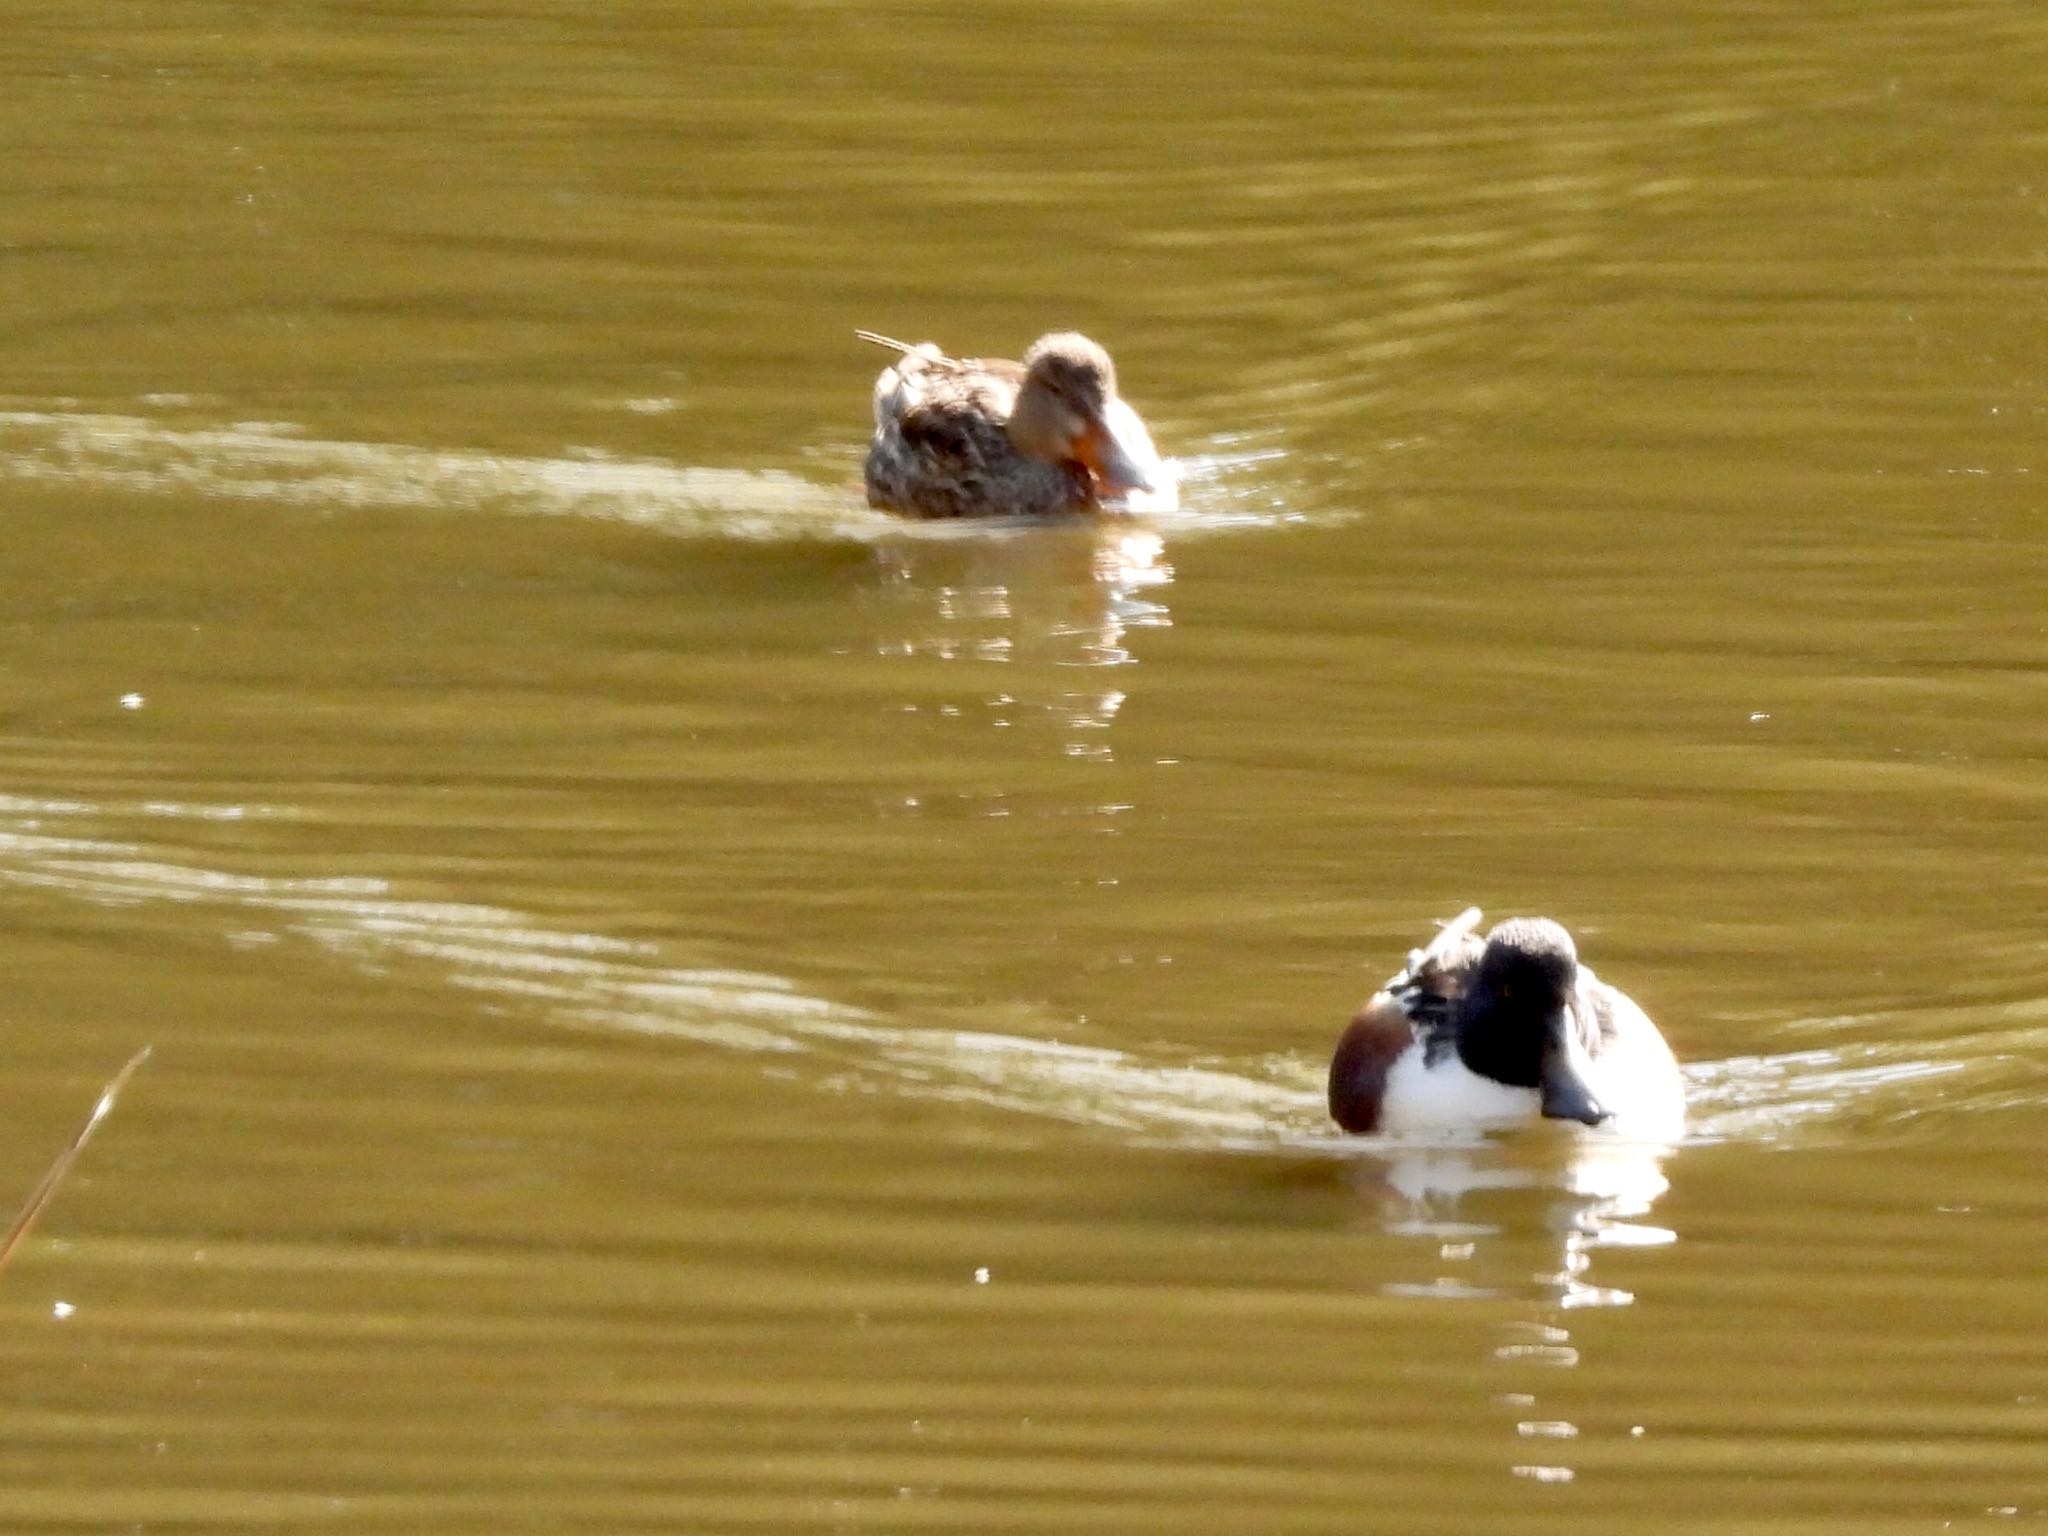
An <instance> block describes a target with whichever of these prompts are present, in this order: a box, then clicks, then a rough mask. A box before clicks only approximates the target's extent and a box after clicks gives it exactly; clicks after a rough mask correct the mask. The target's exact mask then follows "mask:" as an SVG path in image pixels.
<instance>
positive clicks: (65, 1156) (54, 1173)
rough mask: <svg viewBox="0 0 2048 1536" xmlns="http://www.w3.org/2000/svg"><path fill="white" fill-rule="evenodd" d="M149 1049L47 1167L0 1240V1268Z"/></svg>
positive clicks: (137, 1055)
mask: <svg viewBox="0 0 2048 1536" xmlns="http://www.w3.org/2000/svg"><path fill="white" fill-rule="evenodd" d="M149 1052H150V1047H148V1046H146V1045H145V1046H144V1047H143V1048H142V1049H141V1050H139V1051H137V1052H136V1053H135V1054H134V1055H133V1056H131V1057H129V1058H128V1065H127V1066H125V1067H123V1068H122V1069H121V1070H120V1071H118V1072H116V1073H115V1074H114V1080H113V1081H112V1082H111V1083H109V1084H107V1086H106V1090H105V1091H104V1092H103V1093H101V1094H100V1101H99V1103H97V1104H95V1105H93V1107H92V1113H91V1114H89V1115H87V1116H86V1117H85V1124H83V1125H81V1126H80V1127H79V1128H78V1134H77V1135H76V1136H74V1137H72V1138H71V1145H70V1146H68V1147H66V1148H65V1149H64V1150H63V1151H62V1152H60V1153H58V1154H57V1161H55V1162H54V1163H52V1164H50V1171H49V1172H48V1173H46V1174H44V1175H43V1182H42V1183H40V1184H38V1185H37V1186H36V1188H35V1193H34V1194H32V1195H30V1196H29V1197H28V1204H26V1205H24V1206H23V1207H22V1208H21V1214H20V1215H19V1216H17V1217H15V1218H14V1225H13V1226H12V1227H10V1228H9V1229H8V1231H7V1236H6V1238H5V1240H0V1269H5V1268H6V1267H7V1261H8V1260H9V1259H11V1258H13V1257H14V1250H15V1249H16V1248H19V1247H20V1246H21V1240H22V1239H23V1238H25V1237H27V1236H28V1229H29V1228H30V1227H32V1226H34V1225H35V1224H36V1218H37V1217H38V1216H40V1215H42V1214H43V1207H44V1206H46V1205H48V1204H49V1203H50V1201H51V1199H52V1198H54V1197H55V1195H56V1193H57V1186H58V1185H59V1184H62V1183H63V1182H64V1175H65V1174H67V1173H69V1172H70V1171H71V1165H72V1164H73V1163H75V1162H77V1161H78V1154H79V1152H80V1151H82V1150H83V1149H84V1147H85V1143H86V1139H87V1138H88V1137H90V1136H91V1135H92V1133H93V1131H94V1130H95V1129H97V1128H98V1126H99V1123H100V1122H101V1121H102V1120H104V1119H106V1117H107V1111H108V1110H110V1109H112V1108H113V1107H114V1100H115V1098H116V1097H118V1096H119V1094H120V1092H121V1090H122V1089H123V1088H125V1087H127V1086H128V1079H129V1078H131V1077H133V1076H134V1075H135V1069H136V1068H137V1067H139V1066H141V1065H142V1064H143V1063H144V1062H145V1061H147V1060H149Z"/></svg>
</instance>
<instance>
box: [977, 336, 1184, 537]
mask: <svg viewBox="0 0 2048 1536" xmlns="http://www.w3.org/2000/svg"><path fill="white" fill-rule="evenodd" d="M1006 430H1007V431H1008V432H1009V435H1010V441H1011V443H1012V444H1014V445H1015V446H1016V448H1017V450H1018V452H1020V453H1026V454H1029V455H1031V456H1032V457H1033V458H1037V459H1044V460H1045V461H1047V462H1048V463H1052V464H1077V465H1079V466H1081V467H1082V468H1083V469H1085V470H1087V471H1088V474H1089V475H1090V477H1091V478H1092V480H1093V483H1094V485H1095V486H1096V488H1097V494H1098V495H1099V496H1101V497H1103V498H1104V499H1107V498H1110V497H1115V496H1119V495H1121V494H1123V493H1124V492H1126V491H1142V492H1145V493H1147V494H1155V493H1158V492H1162V491H1164V490H1165V489H1167V487H1168V484H1169V477H1168V474H1167V470H1166V466H1165V465H1164V464H1163V463H1162V462H1161V461H1160V458H1159V450H1158V449H1156V448H1154V447H1153V446H1152V436H1151V434H1150V433H1149V432H1147V431H1146V430H1145V423H1144V422H1142V421H1140V420H1139V419H1138V413H1137V412H1136V411H1134V410H1132V409H1131V408H1130V407H1129V406H1128V405H1126V404H1124V402H1123V400H1122V398H1121V397H1120V396H1119V395H1118V394H1117V392H1116V364H1115V363H1113V362H1111V361H1110V360H1109V354H1108V353H1107V352H1105V351H1104V350H1103V349H1102V348H1101V347H1100V346H1098V345H1096V343H1094V342H1092V341H1090V340H1089V339H1088V338H1087V337H1086V336H1083V335H1081V334H1080V333H1079V332H1078V331H1055V332H1054V333H1053V334H1052V335H1050V336H1041V337H1039V338H1038V340H1037V341H1035V342H1033V343H1032V344H1031V350H1030V351H1029V352H1026V353H1025V354H1024V382H1023V383H1022V384H1021V385H1020V386H1018V389H1017V404H1016V407H1015V408H1014V409H1013V410H1012V411H1011V412H1010V419H1009V422H1008V424H1007V428H1006Z"/></svg>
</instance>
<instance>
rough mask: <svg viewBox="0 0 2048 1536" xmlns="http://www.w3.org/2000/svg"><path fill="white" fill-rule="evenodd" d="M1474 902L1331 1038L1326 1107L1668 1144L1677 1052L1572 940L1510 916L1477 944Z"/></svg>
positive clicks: (1387, 1119) (1367, 1123)
mask: <svg viewBox="0 0 2048 1536" xmlns="http://www.w3.org/2000/svg"><path fill="white" fill-rule="evenodd" d="M1479 917H1480V914H1479V909H1478V908H1477V907H1471V908H1468V909H1467V910H1466V911H1465V912H1464V913H1463V914H1461V915H1460V916H1459V917H1457V918H1456V919H1454V920H1453V921H1452V922H1451V923H1450V924H1449V925H1448V926H1447V927H1446V928H1445V929H1444V930H1443V932H1441V933H1439V934H1438V935H1437V936H1436V937H1435V938H1434V939H1432V940H1431V941H1430V942H1429V943H1428V944H1427V945H1425V946H1424V947H1423V948H1421V949H1418V950H1415V951H1413V952H1412V953H1411V954H1410V955H1409V957H1408V968H1407V969H1406V970H1404V971H1402V972H1401V973H1400V974H1399V975H1398V976H1395V977H1394V978H1393V979H1392V980H1391V981H1389V982H1387V984H1386V985H1385V986H1383V987H1381V988H1380V990H1379V991H1378V992H1377V993H1375V994H1374V995H1373V997H1372V1000H1371V1001H1370V1002H1368V1003H1367V1004H1366V1005H1365V1006H1364V1007H1363V1008H1362V1009H1360V1010H1359V1012H1358V1016H1357V1017H1356V1018H1354V1019H1353V1020H1352V1021H1351V1026H1350V1028H1348V1029H1346V1030H1345V1031H1344V1034H1343V1036H1342V1038H1341V1039H1339V1040H1338V1042H1337V1054H1336V1056H1335V1058H1334V1059H1333V1060H1332V1061H1331V1062H1330V1115H1331V1117H1332V1118H1333V1119H1334V1120H1336V1122H1337V1123H1338V1124H1339V1125H1340V1126H1342V1127H1343V1128H1344V1129H1345V1130H1347V1131H1361V1132H1372V1131H1377V1132H1382V1133H1386V1134H1389V1135H1400V1134H1403V1133H1407V1132H1417V1131H1444V1130H1460V1129H1467V1128H1472V1127H1477V1126H1482V1125H1494V1124H1502V1123H1509V1122H1513V1121H1518V1120H1527V1119H1530V1118H1532V1117H1534V1116H1536V1115H1538V1114H1542V1115H1545V1116H1548V1117H1549V1118H1551V1119H1554V1120H1576V1121H1579V1122H1580V1123H1581V1124H1583V1125H1604V1126H1606V1127H1607V1128H1608V1129H1610V1130H1614V1131H1618V1132H1619V1133H1620V1134H1622V1135H1625V1136H1634V1137H1640V1138H1643V1139H1648V1140H1670V1139H1675V1138H1676V1137H1677V1136H1679V1135H1680V1134H1681V1133H1682V1132H1683V1130H1684V1126H1685V1083H1684V1080H1683V1079H1682V1078H1681V1077H1680V1076H1679V1071H1678V1063H1677V1061H1676V1060H1675V1059H1674V1058H1673V1057H1672V1054H1671V1048H1670V1047H1669V1046H1668V1045H1666V1044H1665V1043H1664V1037H1663V1036H1662V1035H1660V1034H1659V1033H1658V1032H1657V1026H1656V1025H1655V1024H1652V1023H1651V1022H1650V1018H1649V1015H1647V1014H1646V1013H1644V1012H1643V1010H1642V1009H1640V1008H1638V1007H1637V1006H1636V1005H1635V1003H1634V1002H1632V1001H1631V1000H1630V999H1629V998H1628V997H1627V995H1626V994H1624V993H1622V992H1619V991H1617V990H1616V989H1615V988H1613V987H1611V986H1609V985H1608V984H1607V983H1606V982H1604V981H1601V980H1600V979H1599V978H1597V977H1596V976H1594V974H1593V973H1592V971H1591V970H1590V969H1588V968H1587V967H1585V966H1583V965H1581V964H1579V956H1578V950H1577V949H1576V948H1575V947H1574V946H1573V944H1572V938H1571V935H1570V934H1568V933H1566V932H1565V931H1564V929H1563V928H1562V927H1560V926H1559V925H1558V924H1556V923H1554V922H1552V921H1550V919H1548V918H1543V917H1517V918H1510V919H1509V920H1508V921H1506V922H1504V923H1501V924H1500V925H1499V926H1498V927H1496V928H1495V929H1494V930H1493V932H1491V933H1489V934H1488V935H1487V936H1486V938H1485V939H1484V940H1483V941H1482V940H1481V939H1480V938H1479V936H1478V933H1477V932H1476V930H1477V928H1478V926H1479Z"/></svg>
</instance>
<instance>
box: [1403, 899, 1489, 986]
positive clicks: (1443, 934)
mask: <svg viewBox="0 0 2048 1536" xmlns="http://www.w3.org/2000/svg"><path fill="white" fill-rule="evenodd" d="M1484 915H1485V914H1484V913H1482V912H1481V911H1480V910H1479V908H1477V907H1467V908H1466V909H1465V910H1464V911H1462V912H1460V913H1459V914H1458V915H1457V916H1456V917H1454V918H1452V919H1451V920H1450V921H1449V922H1448V923H1445V924H1444V925H1443V928H1442V929H1441V930H1440V931H1439V932H1438V933H1437V936H1436V937H1435V938H1433V939H1431V940H1430V941H1429V942H1428V943H1427V944H1425V945H1423V946H1422V948H1420V949H1414V950H1410V951H1409V952H1408V973H1409V974H1410V975H1411V976H1413V975H1419V974H1420V973H1421V971H1422V969H1423V967H1425V966H1428V965H1432V964H1434V963H1436V962H1437V961H1439V960H1441V959H1442V958H1443V957H1444V956H1445V955H1447V954H1452V953H1454V952H1455V951H1456V950H1457V948H1458V946H1459V945H1460V944H1463V943H1464V942H1465V937H1466V935H1468V934H1469V933H1471V932H1472V930H1473V929H1475V928H1477V927H1478V926H1479V920H1480V918H1481V917H1483V916H1484Z"/></svg>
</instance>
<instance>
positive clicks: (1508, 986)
mask: <svg viewBox="0 0 2048 1536" xmlns="http://www.w3.org/2000/svg"><path fill="white" fill-rule="evenodd" d="M1494 990H1495V991H1497V992H1499V993H1500V995H1501V996H1502V997H1513V996H1514V995H1515V984H1514V983H1513V982H1512V981H1504V982H1502V983H1501V984H1500V985H1499V986H1498V987H1496V988H1495V989H1494Z"/></svg>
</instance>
